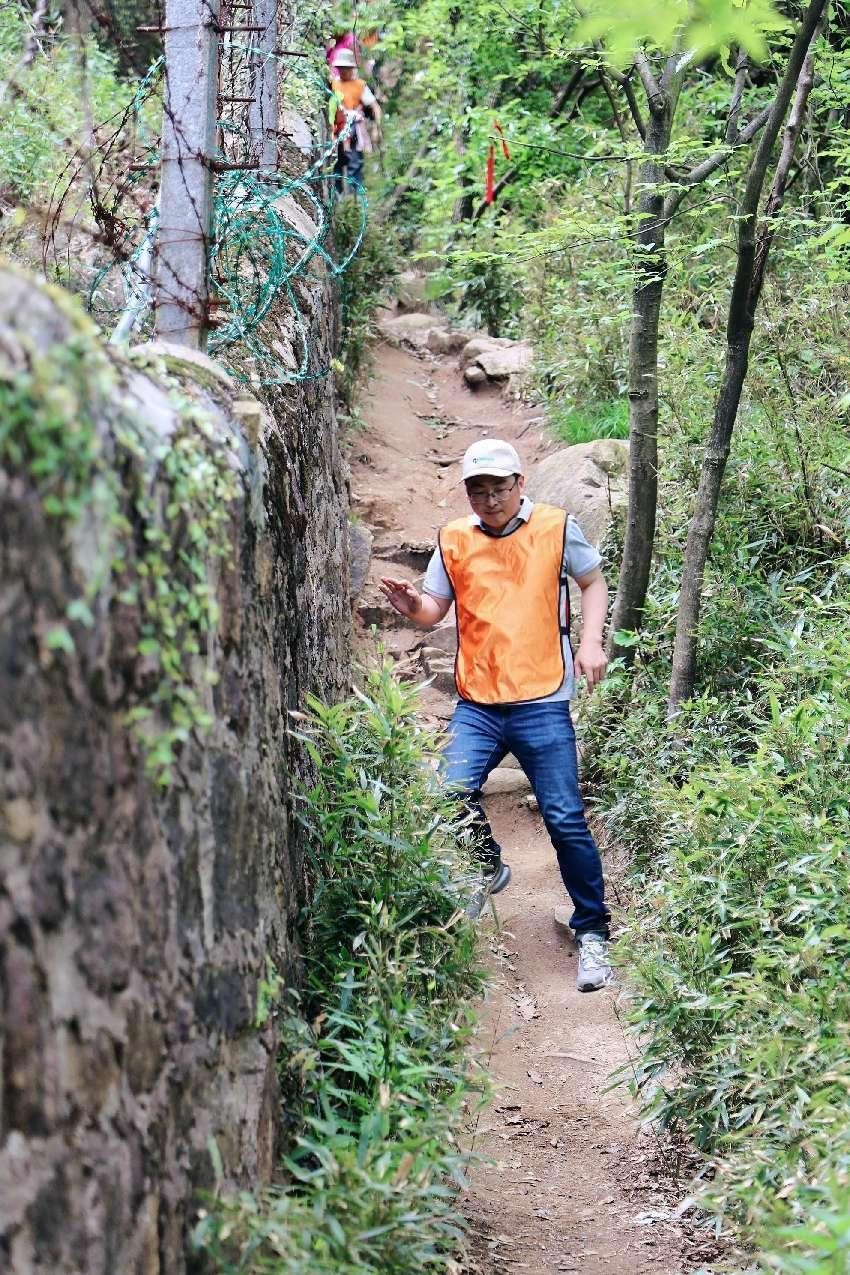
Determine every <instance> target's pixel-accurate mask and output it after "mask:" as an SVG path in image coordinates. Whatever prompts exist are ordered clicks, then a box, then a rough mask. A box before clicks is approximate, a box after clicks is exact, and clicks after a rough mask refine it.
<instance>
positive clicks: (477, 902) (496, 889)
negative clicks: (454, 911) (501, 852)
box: [466, 859, 511, 921]
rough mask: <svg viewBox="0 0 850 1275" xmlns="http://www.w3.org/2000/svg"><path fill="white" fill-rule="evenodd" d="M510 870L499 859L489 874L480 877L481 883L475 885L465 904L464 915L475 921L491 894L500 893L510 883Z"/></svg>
mask: <svg viewBox="0 0 850 1275" xmlns="http://www.w3.org/2000/svg"><path fill="white" fill-rule="evenodd" d="M510 881H511V870H510V868H509V867H508V865H507V864H506V863H503V862H502V860H501V859H500V860H499V862H498V864H497V865H496V868H495V870H494V871H493V872H491V873H489V875H487V876H485V877H483V878H482V881H481V884H480V885H479V886H476V888H475V889H474V890H473V892H472V898H471V899H470V900H469V902H468V903H467V905H466V915H467V916H468V917H470V919H471V920H473V921H477V920H478V918H479V916H480V915H481V913H482V912H483V911H484V906H485V904H486V902H487V900H488V899H489V897H490V895H491V894H500V893H501V891H502V890H504V888H505V886H507V885H510Z"/></svg>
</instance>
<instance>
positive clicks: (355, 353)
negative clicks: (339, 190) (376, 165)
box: [333, 199, 398, 409]
mask: <svg viewBox="0 0 850 1275" xmlns="http://www.w3.org/2000/svg"><path fill="white" fill-rule="evenodd" d="M360 229H361V216H360V206H359V203H358V202H357V200H355V199H341V200H339V202H338V203H337V205H336V209H335V212H334V219H333V231H334V238H335V240H336V245H337V253H338V256H339V257H340V259H342V260H344V259H345V258H347V257H348V255H349V254H350V253H351V252H352V251H353V250H354V246H355V243H356V241H357V239H358V236H359V235H360ZM397 271H398V247H397V244H396V242H395V239H394V236H393V234H392V232H391V231H390V230H389V229H388V228H387V227H386V226H376V225H374V224H372V223H371V222H370V223H367V226H366V230H365V233H364V234H363V238H362V241H361V243H360V247H359V248H358V249H357V253H356V255H355V256H354V257H353V259H352V261H351V264H350V265H349V267H348V269H347V270H346V272H345V273H344V274H343V275H342V276H341V286H342V322H343V333H342V342H341V346H340V365H341V371H338V374H337V388H338V389H339V392H340V394H341V396H342V399H343V402H344V403H345V404H346V406H347V407H348V408H349V409H351V408H352V407H353V406H354V399H355V396H356V391H357V386H358V384H360V383H362V382H363V381H365V379H366V378H367V377H368V374H369V370H370V368H371V356H370V343H371V341H372V339H373V325H372V320H373V318H374V314H375V311H376V310H377V308H378V306H379V305H380V303H381V300H382V298H383V297H384V296H385V295H386V293H387V289H388V286H389V284H390V282H391V281H392V279H393V277H394V276H395V274H396V273H397Z"/></svg>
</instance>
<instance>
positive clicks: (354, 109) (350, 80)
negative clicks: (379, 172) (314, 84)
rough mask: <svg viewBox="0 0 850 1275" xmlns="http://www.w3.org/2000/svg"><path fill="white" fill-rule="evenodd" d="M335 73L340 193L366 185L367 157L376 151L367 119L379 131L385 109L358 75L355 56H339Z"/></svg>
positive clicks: (344, 51) (342, 53) (343, 53)
mask: <svg viewBox="0 0 850 1275" xmlns="http://www.w3.org/2000/svg"><path fill="white" fill-rule="evenodd" d="M334 70H335V71H336V73H337V77H338V78H336V79H334V80H333V81H332V83H331V90H332V94H333V96H332V98H331V110H332V120H333V132H334V137H339V138H340V142H339V146H338V148H337V161H336V167H335V169H334V172H335V173H336V183H337V190H338V191H339V193H340V194H342V193H343V191H344V189H345V186H346V184H347V186H348V188H351V187H356V186H361V185H362V184H363V156H364V155H365V154H369V153H370V152H371V150H372V139H371V137H370V136H369V129H368V127H367V124H366V120H367V118H368V119H370V120H373V121H374V124H375V127H376V128H379V127H380V123H381V108H380V106H379V105H378V102H377V99H376V97H375V94H374V93H373V92H372V90H371V89H370V88H369V86H368V84H367V83H366V81H365V80H361V79H360V78H359V76H358V75H357V62H356V60H355V57H354V54H353V53H352V52H351V51H350V50H348V49H342V50H341V51H340V52H339V53H338V54H337V55H336V62H335V64H334Z"/></svg>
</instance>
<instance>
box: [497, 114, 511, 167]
mask: <svg viewBox="0 0 850 1275" xmlns="http://www.w3.org/2000/svg"><path fill="white" fill-rule="evenodd" d="M493 127H494V128H495V130H496V132H497V133H498V134H499V136H500V137H501V139H502V154H503V155H504V157H505V159H510V157H511V152H510V151H509V150H508V143H507V142H506V141H505V135H504V133H503V132H502V126H501V124H500V123H499V121H498V120H493Z"/></svg>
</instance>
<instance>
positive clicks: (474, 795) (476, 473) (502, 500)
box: [381, 438, 611, 992]
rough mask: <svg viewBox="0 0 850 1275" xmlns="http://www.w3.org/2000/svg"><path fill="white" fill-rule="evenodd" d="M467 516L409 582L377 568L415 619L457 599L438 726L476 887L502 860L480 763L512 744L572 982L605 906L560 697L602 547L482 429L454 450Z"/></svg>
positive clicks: (424, 619)
mask: <svg viewBox="0 0 850 1275" xmlns="http://www.w3.org/2000/svg"><path fill="white" fill-rule="evenodd" d="M462 474H463V481H464V483H465V484H466V494H467V497H468V499H469V503H470V505H471V507H472V515H471V516H467V517H465V518H459V519H456V520H455V521H454V522H450V523H448V525H447V526H445V527H443V529H442V531H441V532H440V535H439V543H438V547H437V549H436V550H435V552H434V554H433V556H432V558H431V561H430V563H429V565H428V570H427V571H426V573H425V580H424V582H423V591H422V593H420V592H419V591H418V590H417V589H416V588H414V586H413V585H412V584H410V583H409V582H408V581H407V580H399V579H395V578H393V577H391V576H385V577H384V578H383V579H382V581H381V590H382V592H383V593H384V595H385V597H386V598H387V599H388V600H389V602H390V603H391V604H392V606H393V607H394V608H395V609H396V610H397V611H398V612H400V613H401V614H402V615H404V616H406V617H407V618H408V619H410V620H412V621H413V623H414V624H417V625H420V626H422V627H423V628H427V627H430V626H431V625H433V624H437V623H438V622H439V621H440V620H442V619H443V618H444V616H445V615H446V614H447V613H448V611H449V608H450V607H451V605H452V602H454V603H455V607H456V614H457V628H458V653H457V660H456V663H455V682H456V684H457V689H458V694H459V697H460V698H459V700H458V703H457V705H456V706H455V711H454V714H453V716H452V721H451V725H450V727H449V743H448V745H447V747H446V750H445V756H444V764H445V777H446V781H447V783H449V784H450V785H451V786H452V787H454V788H455V789H456V790H458V791H460V792H462V793H463V794H464V795H465V797H466V799H467V801H468V802H469V804H470V805H471V807H472V809H473V811H474V813H475V819H476V823H477V825H478V828H479V832H480V844H481V847H482V859H483V864H484V874H485V876H484V888H483V890H482V891H481V892H480V895H479V900H478V903H477V908H476V910H477V911H480V909H481V907H483V904H484V901H485V900H486V896H487V894H488V893H489V894H498V892H499V891H500V890H503V889H504V888H505V886H506V885H507V884H508V882H509V881H510V879H511V870H510V868H509V867H508V865H507V864H506V863H505V862H504V861H503V860H502V852H501V848H500V847H499V845H498V843H497V842H496V841H495V839H494V837H493V833H492V830H491V828H490V825H489V823H488V822H487V819H486V817H485V815H484V812H483V810H482V808H481V804H480V799H481V788H482V786H483V784H484V781H485V780H486V778H487V776H488V775H489V773H490V771H491V770H493V768H494V767H495V766H498V765H499V763H500V762H501V761H502V760H503V758H504V757H505V756H506V755H507V754H508V753H513V755H514V756H515V757H516V759H517V761H518V762H519V764H520V765H521V766H522V768H523V770H524V771H525V773H526V775H527V776H528V778H529V780H530V782H531V785H532V788H533V789H534V794H535V796H536V798H537V802H538V806H539V808H540V813H541V815H542V816H543V819H544V822H545V824H546V829H547V831H548V833H549V836H550V837H551V838H552V844H553V845H554V847H555V851H556V854H557V856H558V866H559V868H560V870H561V876H562V878H563V881H564V885H565V886H566V888H567V891H568V893H569V895H570V897H571V899H572V902H573V909H574V910H573V914H572V917H571V919H570V925H571V926H572V927H573V930H574V932H575V935H576V942H577V944H578V949H579V966H578V977H577V984H578V988H579V990H580V991H584V992H589V991H595V990H597V989H598V988H600V987H604V986H605V984H606V983H607V982H608V981H609V979H610V977H611V966H610V963H609V957H608V942H607V940H608V921H609V913H608V909H607V907H606V906H605V892H604V883H603V878H602V863H601V860H600V857H599V851H598V849H597V847H596V843H595V842H594V840H593V837H592V835H591V833H590V830H589V829H588V826H587V822H586V820H585V816H584V807H583V805H582V801H581V798H580V796H579V792H578V767H577V758H576V745H575V732H574V730H573V725H572V721H571V718H570V698H571V696H572V694H573V691H574V685H575V680H576V678H578V677H581V676H583V677H584V678H585V680H586V683H587V688H588V690H593V688H594V686H596V684H597V683H598V682H599V681H600V680H601V679H602V678H603V677H604V675H605V669H606V666H607V658H606V655H605V651H604V649H603V646H602V629H603V626H604V623H605V615H606V611H607V604H608V588H607V585H606V583H605V579H604V577H603V575H602V572H601V571H600V569H599V566H600V562H601V559H600V556H599V553H598V552H597V551H596V549H594V548H593V546H592V545H591V544H590V543H589V542H588V541H587V540H586V539H585V537H584V535H583V534H582V531H581V529H580V527H579V526H578V523H577V522H576V521H575V519H574V518H573V517H572V516H570V515H568V514H567V513H565V512H564V510H563V509H557V508H555V507H554V506H552V505H544V504H535V503H533V502H532V501H531V500H530V499H529V498H528V497H527V496H526V495H525V494H524V488H525V478H524V476H523V472H522V463H521V461H520V459H519V456H518V455H517V453H516V451H515V449H514V448H513V447H512V446H511V445H510V443H506V442H504V441H503V440H502V439H497V438H487V439H483V440H482V441H481V442H478V443H473V444H472V446H471V447H469V448H468V449H467V451H466V454H465V456H464V458H463V470H462ZM570 576H571V577H572V578H573V579H574V580H575V581H576V584H577V585H578V586H579V589H580V590H581V613H582V638H581V642H580V644H579V647H578V650H577V651H576V654H575V657H574V658H573V655H572V651H571V649H570V641H569V628H570V614H569V606H570V603H569V588H568V577H570Z"/></svg>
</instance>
